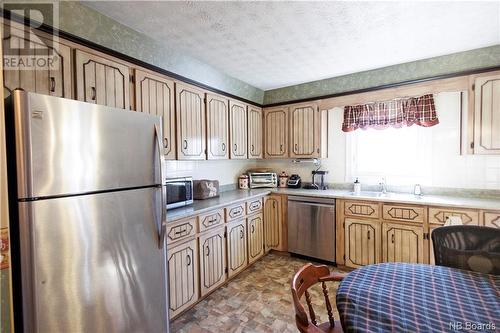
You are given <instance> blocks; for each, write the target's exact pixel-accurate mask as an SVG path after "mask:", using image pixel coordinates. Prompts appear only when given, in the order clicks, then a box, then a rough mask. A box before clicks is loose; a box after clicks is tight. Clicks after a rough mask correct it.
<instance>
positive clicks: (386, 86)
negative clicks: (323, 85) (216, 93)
mask: <svg viewBox="0 0 500 333" xmlns="http://www.w3.org/2000/svg"><path fill="white" fill-rule="evenodd" d="M498 70H500V66H495V67H485V68H479V69H472V70H468V71H462V72H456V73H450V74H443V75H437V76H431V77H427V78H423V79H416V80H407V81H401V82H397V83H390V84H384V85H381V86H376V87H370V88H364V89H358V90H351V91H345V92H340V93H335V94H329V95H321V96H316V97H307V98H301V99H296V100H292V101H285V102H277V103H271V104H265V105H264V107H266V108H268V107H273V106H280V105H287V104H294V103H303V102H311V101H316V100H320V99H327V98H334V97H341V96H347V95H355V94H361V93H366V92H371V91H377V90H384V89H389V88H396V87H401V86H406V85H411V84H416V83H423V82H429V81H435V80H442V79H450V78H454V77H458V76H467V75H472V74H479V73H485V72H491V71H498Z"/></svg>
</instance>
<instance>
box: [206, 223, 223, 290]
mask: <svg viewBox="0 0 500 333" xmlns="http://www.w3.org/2000/svg"><path fill="white" fill-rule="evenodd" d="M225 267H226V240H225V239H224V228H222V229H219V230H218V231H215V232H211V233H208V234H205V235H202V236H200V285H201V296H205V295H206V294H208V293H209V292H211V291H212V290H214V289H215V288H217V287H218V286H220V285H221V284H222V283H224V281H226V273H225V271H224V270H225Z"/></svg>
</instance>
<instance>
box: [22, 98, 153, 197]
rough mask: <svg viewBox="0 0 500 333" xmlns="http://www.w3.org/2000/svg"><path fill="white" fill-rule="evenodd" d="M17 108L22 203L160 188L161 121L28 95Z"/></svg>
mask: <svg viewBox="0 0 500 333" xmlns="http://www.w3.org/2000/svg"><path fill="white" fill-rule="evenodd" d="M13 104H14V122H15V128H16V157H17V178H18V197H19V198H20V199H23V198H40V197H48V196H49V197H50V196H63V195H68V194H80V193H86V192H95V191H106V190H111V189H119V188H131V187H140V186H148V185H152V184H161V180H160V177H159V174H160V172H159V171H158V170H159V163H158V147H157V145H156V140H155V125H157V128H159V129H161V118H160V117H157V116H152V115H148V114H145V113H141V112H133V111H126V110H122V109H116V108H111V107H106V106H100V105H95V104H90V103H83V102H78V101H73V100H69V99H64V98H58V97H53V96H46V95H39V94H34V93H26V92H23V91H15V92H14V94H13ZM159 135H160V137H162V136H161V135H162V134H161V132H160V133H159Z"/></svg>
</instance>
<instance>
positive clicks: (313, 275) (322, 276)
mask: <svg viewBox="0 0 500 333" xmlns="http://www.w3.org/2000/svg"><path fill="white" fill-rule="evenodd" d="M344 276H345V274H341V273H330V270H329V269H328V267H327V266H325V265H321V266H315V265H313V264H307V265H305V266H304V267H302V268H301V269H300V270H299V271H298V272H297V273H295V275H294V277H293V279H292V297H293V306H294V307H295V323H296V324H297V328H298V329H299V331H300V332H303V333H320V332H328V333H333V332H335V333H337V332H343V331H342V325H341V324H340V322H339V321H334V319H333V312H332V305H331V303H330V299H329V297H328V289H327V287H326V283H325V282H328V281H341V280H342V279H343V278H344ZM319 282H321V285H322V289H323V295H324V296H325V305H326V311H327V312H328V322H326V323H323V324H319V325H318V323H317V322H316V314H315V313H314V309H313V307H312V303H311V295H310V294H309V292H308V291H307V290H308V289H309V288H310V287H311V286H313V285H315V284H316V283H319ZM304 294H305V296H306V302H307V307H308V309H309V316H310V318H311V321H309V319H308V317H307V313H306V311H305V310H304V307H303V306H302V304H301V303H300V298H301V297H302V295H304Z"/></svg>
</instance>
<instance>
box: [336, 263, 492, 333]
mask: <svg viewBox="0 0 500 333" xmlns="http://www.w3.org/2000/svg"><path fill="white" fill-rule="evenodd" d="M337 308H338V310H339V314H340V319H341V322H342V326H343V328H344V331H345V332H454V331H456V332H461V331H462V332H500V276H494V275H488V274H482V273H476V272H470V271H464V270H460V269H454V268H448V267H442V266H431V265H422V264H405V263H384V264H377V265H370V266H365V267H362V268H359V269H357V270H355V271H353V272H351V273H349V274H348V275H347V276H346V277H345V278H344V280H343V281H342V282H341V284H340V286H339V288H338V290H337Z"/></svg>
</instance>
